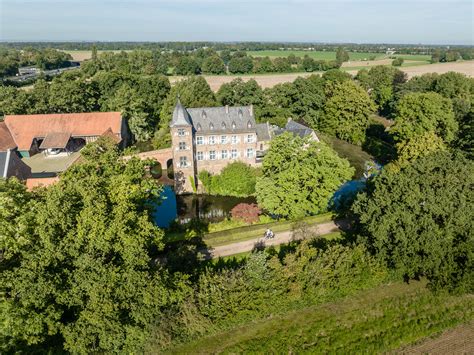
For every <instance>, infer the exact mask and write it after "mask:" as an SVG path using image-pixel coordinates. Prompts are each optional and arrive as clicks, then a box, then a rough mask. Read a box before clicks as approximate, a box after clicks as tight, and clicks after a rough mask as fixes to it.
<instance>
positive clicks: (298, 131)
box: [285, 120, 314, 138]
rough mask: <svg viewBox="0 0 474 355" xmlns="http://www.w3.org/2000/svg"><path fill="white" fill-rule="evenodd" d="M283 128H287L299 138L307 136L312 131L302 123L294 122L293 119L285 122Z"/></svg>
mask: <svg viewBox="0 0 474 355" xmlns="http://www.w3.org/2000/svg"><path fill="white" fill-rule="evenodd" d="M285 130H287V131H288V132H291V133H293V134H295V135H298V136H300V137H301V138H303V137H306V136H309V135H310V134H311V133H313V132H314V131H313V130H312V129H311V128H309V127H306V126H304V125H302V124H300V123H298V122H295V121H293V120H290V121H288V122H287V124H286V126H285Z"/></svg>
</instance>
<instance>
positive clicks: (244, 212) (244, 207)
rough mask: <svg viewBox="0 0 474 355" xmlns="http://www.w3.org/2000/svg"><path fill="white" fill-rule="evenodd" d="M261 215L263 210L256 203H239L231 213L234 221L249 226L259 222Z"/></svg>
mask: <svg viewBox="0 0 474 355" xmlns="http://www.w3.org/2000/svg"><path fill="white" fill-rule="evenodd" d="M261 213H262V210H261V209H260V208H258V206H257V205H256V204H255V203H239V204H238V205H237V206H235V207H234V208H233V209H232V210H231V211H230V214H231V216H232V218H233V219H236V220H241V221H244V222H246V223H249V224H251V223H255V222H258V220H259V215H260V214H261Z"/></svg>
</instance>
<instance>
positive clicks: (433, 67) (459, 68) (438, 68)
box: [170, 61, 474, 91]
mask: <svg viewBox="0 0 474 355" xmlns="http://www.w3.org/2000/svg"><path fill="white" fill-rule="evenodd" d="M376 62H381V61H374V62H373V63H374V64H375V63H376ZM356 63H359V62H352V63H350V65H348V66H349V67H350V66H354V65H355V64H356ZM378 64H380V63H378ZM368 67H370V65H369V66H368ZM401 69H402V70H403V71H404V72H405V73H407V75H408V78H411V77H413V76H416V75H422V74H425V73H439V74H443V73H447V72H449V71H456V72H459V73H463V74H465V75H467V76H470V77H474V61H468V62H456V63H437V64H427V65H418V66H412V67H402V68H401ZM348 72H349V73H351V74H352V75H355V74H357V70H348ZM311 74H314V73H288V74H266V75H241V76H240V77H241V78H242V79H243V80H244V81H247V80H250V79H255V80H256V81H257V83H258V84H259V85H260V86H261V87H262V88H268V87H273V86H275V85H277V84H281V83H288V82H292V81H294V80H295V79H296V78H297V77H300V76H302V77H306V76H309V75H311ZM317 74H322V73H317ZM204 78H205V79H206V80H207V82H208V83H209V85H210V87H211V89H212V90H213V91H217V90H219V88H220V86H221V85H222V84H224V83H228V82H230V81H232V80H234V79H235V78H237V76H234V75H227V76H224V75H217V76H209V75H204ZM181 79H182V77H177V76H175V77H170V81H171V82H172V83H173V82H176V81H178V80H181Z"/></svg>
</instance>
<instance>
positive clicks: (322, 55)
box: [247, 50, 431, 61]
mask: <svg viewBox="0 0 474 355" xmlns="http://www.w3.org/2000/svg"><path fill="white" fill-rule="evenodd" d="M247 53H248V54H249V55H251V56H253V57H272V58H276V57H288V56H289V55H290V54H293V55H295V56H297V57H304V56H305V55H308V56H309V57H311V58H313V59H317V60H335V59H336V52H331V51H302V50H294V51H293V50H288V51H282V50H268V51H248V52H247ZM374 56H375V59H376V60H379V59H388V58H389V56H388V55H386V54H384V53H370V52H349V58H350V60H369V59H370V58H371V57H374ZM394 56H396V57H401V58H403V59H405V60H416V61H429V60H430V59H431V56H429V55H411V54H401V55H397V54H395V55H394Z"/></svg>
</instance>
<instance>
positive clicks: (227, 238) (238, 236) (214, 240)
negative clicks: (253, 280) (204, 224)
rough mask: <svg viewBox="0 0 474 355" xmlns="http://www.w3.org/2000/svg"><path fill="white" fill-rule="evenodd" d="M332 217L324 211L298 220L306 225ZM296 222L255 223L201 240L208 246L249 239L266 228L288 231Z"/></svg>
mask: <svg viewBox="0 0 474 355" xmlns="http://www.w3.org/2000/svg"><path fill="white" fill-rule="evenodd" d="M333 217H334V214H332V213H325V214H321V215H317V216H311V217H306V218H303V219H302V220H300V221H299V222H302V223H306V224H308V225H315V224H320V223H325V222H329V221H331V220H332V218H333ZM296 224H298V221H281V222H273V223H265V224H255V225H251V226H245V227H239V228H233V229H228V230H223V231H219V232H214V233H209V234H206V235H205V236H204V238H203V240H204V241H205V242H206V244H207V245H208V246H211V247H215V246H219V245H225V244H230V243H237V242H242V241H245V240H249V239H254V238H259V237H263V234H264V233H265V231H266V230H267V228H270V229H271V230H272V231H273V232H275V233H277V232H285V231H290V230H292V229H293V228H294V226H295V225H296Z"/></svg>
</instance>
